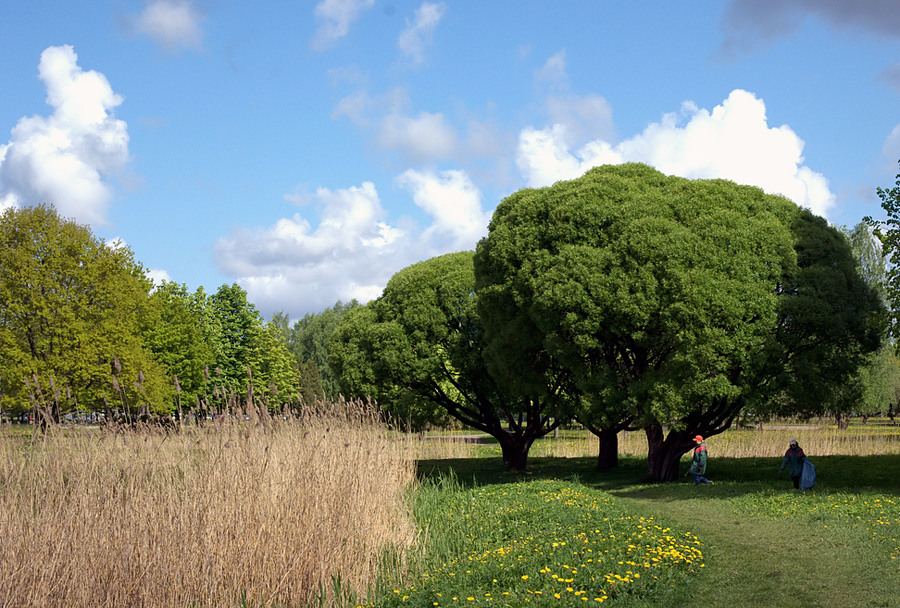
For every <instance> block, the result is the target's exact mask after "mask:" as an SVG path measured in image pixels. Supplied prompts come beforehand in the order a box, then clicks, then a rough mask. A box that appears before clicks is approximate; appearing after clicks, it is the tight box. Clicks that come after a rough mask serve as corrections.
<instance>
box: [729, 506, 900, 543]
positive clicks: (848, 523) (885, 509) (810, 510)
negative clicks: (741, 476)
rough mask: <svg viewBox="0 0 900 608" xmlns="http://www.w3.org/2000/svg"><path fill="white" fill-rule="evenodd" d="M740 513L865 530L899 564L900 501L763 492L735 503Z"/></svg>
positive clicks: (826, 526) (825, 526)
mask: <svg viewBox="0 0 900 608" xmlns="http://www.w3.org/2000/svg"><path fill="white" fill-rule="evenodd" d="M735 502H736V506H738V507H739V509H740V510H742V511H744V512H746V513H748V514H755V515H764V516H767V517H772V518H775V519H783V518H798V517H803V518H806V519H807V520H808V521H809V522H810V523H812V524H815V525H819V526H822V527H824V528H828V527H832V528H835V527H839V526H840V527H844V528H848V527H850V528H855V529H861V530H865V531H866V532H867V533H868V534H869V535H871V540H872V541H876V542H875V543H874V544H875V545H881V546H884V547H886V548H887V549H888V551H889V555H890V559H892V560H900V498H898V497H897V496H893V495H885V494H875V493H869V492H865V493H853V492H820V491H810V492H776V491H766V492H762V493H757V494H750V495H747V496H744V497H741V498H738V499H735Z"/></svg>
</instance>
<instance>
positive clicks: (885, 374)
mask: <svg viewBox="0 0 900 608" xmlns="http://www.w3.org/2000/svg"><path fill="white" fill-rule="evenodd" d="M856 382H857V383H858V384H859V385H860V386H861V387H862V390H861V399H860V401H859V403H858V404H857V405H856V407H855V408H854V410H853V411H854V413H856V414H857V415H860V416H865V417H868V416H879V415H882V414H885V413H887V412H889V411H891V410H892V408H893V407H894V406H895V405H896V404H897V403H898V402H900V359H898V358H897V353H896V352H895V350H894V348H893V347H892V346H890V345H889V344H885V345H883V346H882V347H881V348H880V349H878V351H876V352H874V353H872V354H870V355H868V356H867V357H866V361H865V364H864V365H862V366H861V367H860V368H859V372H858V376H857V379H856Z"/></svg>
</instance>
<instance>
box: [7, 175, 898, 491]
mask: <svg viewBox="0 0 900 608" xmlns="http://www.w3.org/2000/svg"><path fill="white" fill-rule="evenodd" d="M898 192H900V186H898V188H895V189H894V190H892V191H882V190H879V194H880V195H881V196H882V200H883V202H884V204H883V206H885V209H886V210H887V211H888V214H889V218H892V217H894V216H892V215H891V213H892V211H891V209H892V207H891V206H890V204H891V203H892V202H893V204H894V205H895V206H897V204H896V202H895V201H896V200H897V198H898ZM867 219H868V218H867ZM868 221H869V224H860V225H858V226H856V227H854V228H853V229H849V230H847V229H845V230H839V229H837V228H835V227H832V226H829V225H828V224H827V223H826V222H825V220H823V219H822V218H818V217H815V216H813V215H812V214H810V213H809V212H808V211H806V210H803V209H801V208H799V207H797V206H796V205H795V204H794V203H792V202H791V201H789V200H787V199H785V198H783V197H779V196H772V195H767V194H765V193H764V192H762V191H761V190H759V189H758V188H752V187H747V186H740V185H737V184H734V183H732V182H728V181H724V180H686V179H681V178H675V177H667V176H665V175H663V174H661V173H659V172H657V171H655V170H653V169H651V168H650V167H647V166H644V165H639V164H630V165H621V166H617V167H599V168H595V169H592V170H591V171H589V172H588V173H587V174H586V175H585V176H583V177H582V178H579V179H576V180H571V181H567V182H559V183H557V184H555V185H554V186H551V187H549V188H541V189H523V190H520V191H519V192H516V193H514V194H513V195H511V196H509V197H507V198H506V199H504V201H502V202H501V203H500V205H499V206H498V207H497V210H496V211H495V214H494V217H493V220H492V222H491V224H490V227H489V234H488V236H487V237H486V238H485V239H483V240H482V241H481V242H480V243H479V244H478V247H477V250H476V251H475V252H459V253H453V254H449V255H445V256H439V257H437V258H433V259H430V260H425V261H423V262H420V263H418V264H414V265H413V266H410V267H409V268H406V269H403V270H401V271H400V272H398V273H397V274H396V275H395V276H394V277H393V278H392V279H391V280H390V282H389V283H388V285H387V286H386V288H385V290H384V292H383V295H382V296H381V297H380V298H378V299H376V300H374V301H372V302H370V303H368V304H367V305H365V306H360V305H359V304H358V303H357V302H355V301H354V302H350V303H349V304H343V303H341V302H338V303H337V304H335V306H334V307H332V308H330V309H327V310H324V311H322V312H320V313H313V314H308V315H306V316H305V317H303V318H302V319H300V320H299V321H297V322H295V323H294V324H293V326H292V325H291V320H290V318H289V317H288V316H287V315H285V314H283V313H277V314H276V315H275V316H274V318H273V320H272V321H271V322H269V323H266V322H265V321H264V320H263V319H262V317H261V316H260V314H259V313H258V311H257V310H256V309H255V307H254V306H253V305H252V304H251V303H249V302H248V301H247V298H246V293H245V292H244V291H243V290H242V289H241V288H240V287H239V286H237V285H231V286H228V285H223V286H222V287H220V288H219V289H218V290H217V291H216V292H215V293H213V294H211V295H207V294H206V293H205V292H204V290H203V288H200V289H198V290H197V291H196V292H194V293H191V292H189V291H188V290H187V288H186V287H185V286H184V285H178V284H175V283H165V284H163V285H161V286H159V287H158V288H155V289H154V288H152V286H151V285H150V283H149V281H148V280H147V279H146V277H145V274H144V271H143V268H142V267H141V266H140V264H138V263H137V262H136V261H135V260H134V259H133V255H132V254H131V252H130V251H129V250H128V249H127V248H123V247H113V246H109V245H107V244H104V243H102V242H100V241H98V240H97V239H95V238H94V237H93V236H92V235H91V234H90V231H89V230H88V229H87V228H84V227H82V226H78V225H76V224H74V223H73V222H69V221H66V220H63V219H61V218H59V217H58V216H57V215H56V213H55V212H54V211H53V210H52V209H50V208H47V207H43V206H38V207H33V208H29V209H23V210H10V211H7V212H5V213H4V214H3V215H2V216H0V356H2V361H3V363H2V367H0V408H2V409H3V410H5V411H14V412H21V411H26V410H28V409H30V408H32V407H33V406H34V403H35V400H37V401H40V402H41V403H42V404H44V405H47V406H49V407H45V409H47V410H48V411H50V412H51V413H52V414H51V415H52V416H54V417H58V416H59V415H60V414H62V413H65V412H68V411H73V410H83V411H98V410H105V411H115V410H119V411H123V412H128V413H130V415H149V414H151V413H169V412H176V411H182V410H188V409H193V410H195V411H197V412H199V413H201V414H202V415H206V414H208V413H209V412H210V411H212V410H213V409H215V408H217V407H221V406H222V405H223V404H225V403H226V402H229V400H230V401H231V402H232V403H234V402H237V403H240V402H242V401H243V400H246V399H247V398H248V397H254V398H259V399H263V400H264V402H265V403H267V404H268V405H269V407H270V408H272V409H278V408H281V407H283V406H284V405H285V404H293V405H296V404H297V403H299V402H301V400H302V401H306V402H309V401H311V400H313V399H315V398H317V397H322V396H324V397H326V398H336V397H337V396H338V395H339V394H344V395H346V396H349V397H372V398H375V399H376V400H377V401H378V402H379V404H380V405H381V407H382V408H383V409H384V411H385V412H387V413H389V414H391V415H392V416H393V417H394V419H395V420H396V421H397V422H398V423H400V424H402V425H403V426H405V427H407V428H410V429H423V428H425V427H427V426H446V425H447V424H449V423H450V422H451V421H455V422H456V423H458V424H462V425H465V426H466V427H468V428H473V429H477V430H480V431H483V432H486V433H488V434H490V435H492V436H493V437H495V438H496V439H497V440H498V442H499V444H500V446H501V448H502V452H503V458H504V461H505V462H506V463H507V465H508V466H510V467H511V468H514V469H522V468H525V466H526V463H527V455H528V450H529V448H530V446H531V444H532V443H533V442H534V441H535V440H536V439H537V438H539V437H541V436H543V435H546V434H547V433H550V432H552V431H553V430H555V429H556V428H558V427H559V426H560V425H562V424H568V423H577V424H580V425H583V426H585V427H586V428H588V429H590V430H591V431H592V432H593V433H594V434H596V435H597V437H598V446H599V447H598V466H599V467H600V468H607V467H611V466H616V463H617V445H616V437H617V434H618V432H619V431H621V430H623V429H630V430H643V431H644V432H645V433H646V435H647V439H648V445H649V453H648V456H649V459H648V463H649V465H648V466H649V469H650V470H649V473H650V475H651V477H654V478H657V479H670V478H671V477H672V476H673V475H674V471H677V462H678V459H679V458H680V456H681V455H682V454H683V453H684V452H685V451H686V450H688V449H689V448H690V447H691V441H690V437H692V436H693V435H694V434H697V433H700V434H703V435H705V436H709V435H714V434H716V433H720V432H722V431H724V430H726V429H727V428H729V427H730V426H731V424H732V423H733V422H734V421H735V420H737V419H739V418H742V417H747V416H752V417H754V418H755V419H760V418H765V417H767V416H773V415H778V416H800V417H804V418H808V417H811V416H824V415H828V416H833V417H834V418H835V419H837V420H838V422H839V423H841V424H844V423H846V421H847V420H848V417H849V416H850V415H862V416H869V415H875V414H879V413H884V412H885V411H888V412H889V413H891V414H892V413H893V410H894V408H895V406H896V403H897V400H898V395H900V371H898V370H900V368H898V361H897V357H896V353H895V349H894V342H893V339H894V337H895V335H896V332H894V333H892V332H891V331H889V330H890V329H893V328H895V327H896V323H894V324H891V323H889V321H890V320H891V319H893V317H894V316H895V314H896V313H895V309H894V307H893V306H890V304H891V303H892V302H894V301H895V298H894V297H893V294H894V293H895V292H897V290H898V289H897V288H896V287H894V286H893V285H894V282H896V281H897V278H896V275H895V273H894V268H893V267H889V266H888V265H887V264H886V262H885V255H886V254H887V253H890V252H891V251H892V249H891V247H892V245H891V243H892V241H891V238H892V237H893V236H894V235H895V234H896V233H895V232H891V231H890V230H886V229H885V226H883V225H881V224H877V225H876V230H875V231H874V232H873V231H872V230H871V229H870V225H871V224H876V223H874V222H872V221H871V220H868ZM898 225H900V224H898ZM894 230H896V227H895V228H894ZM895 240H896V239H895ZM892 281H893V282H892ZM885 303H887V304H888V305H889V306H888V309H887V311H886V309H885Z"/></svg>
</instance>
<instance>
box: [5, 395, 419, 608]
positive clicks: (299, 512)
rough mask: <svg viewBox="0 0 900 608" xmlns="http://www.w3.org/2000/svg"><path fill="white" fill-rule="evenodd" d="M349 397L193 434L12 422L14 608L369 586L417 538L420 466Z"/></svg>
mask: <svg viewBox="0 0 900 608" xmlns="http://www.w3.org/2000/svg"><path fill="white" fill-rule="evenodd" d="M345 406H347V404H343V405H340V406H330V407H327V408H323V409H322V410H320V411H316V412H308V413H307V415H306V416H305V417H304V418H303V419H302V420H296V419H288V420H283V419H269V418H261V419H259V420H256V421H250V422H246V423H245V422H225V423H217V424H211V425H209V426H206V427H202V428H198V427H188V428H184V429H183V430H182V432H181V433H179V434H166V433H161V432H158V431H154V430H153V429H137V430H124V429H121V428H111V429H100V430H95V431H85V430H83V429H82V430H76V431H71V432H69V431H64V430H63V429H56V430H55V431H54V432H53V433H51V434H50V435H48V436H46V437H42V438H41V437H36V438H35V442H34V443H28V442H27V441H23V439H22V437H20V436H19V437H16V436H13V435H11V434H8V433H0V539H2V541H0V573H2V574H0V605H3V606H17V607H29V606H41V607H44V606H60V607H66V608H70V607H78V606H148V607H149V606H177V607H186V606H235V605H237V604H238V603H239V602H242V603H243V604H244V605H248V606H264V605H265V606H305V605H308V604H311V603H316V604H317V605H319V604H321V605H333V604H342V603H344V602H345V601H350V599H351V598H352V597H353V596H357V597H364V596H365V595H366V593H367V592H368V587H369V585H370V584H371V581H372V580H373V579H375V578H376V576H377V574H378V572H379V571H381V570H383V569H384V568H385V566H386V565H387V567H389V568H390V569H391V570H393V571H402V556H403V555H404V554H405V551H406V550H407V549H408V547H410V546H411V545H412V543H413V541H414V539H415V535H416V529H415V527H414V525H413V522H412V519H411V513H410V509H409V504H408V500H407V495H408V492H409V488H410V487H411V486H412V485H413V483H414V469H413V466H412V464H411V463H410V461H409V460H408V459H407V458H406V455H405V450H404V448H403V446H402V445H401V444H399V443H398V442H397V441H395V440H393V439H390V438H389V437H388V435H387V430H386V429H385V428H384V427H383V426H382V425H381V424H380V423H379V422H378V421H377V416H376V414H375V412H373V411H371V410H367V409H366V408H365V407H363V406H361V405H357V406H348V407H345ZM386 559H387V560H388V561H387V563H385V561H384V560H386ZM335 596H337V597H335Z"/></svg>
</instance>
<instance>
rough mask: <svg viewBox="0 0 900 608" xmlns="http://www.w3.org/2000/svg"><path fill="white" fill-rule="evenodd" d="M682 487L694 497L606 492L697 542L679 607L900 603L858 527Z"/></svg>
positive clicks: (889, 574)
mask: <svg viewBox="0 0 900 608" xmlns="http://www.w3.org/2000/svg"><path fill="white" fill-rule="evenodd" d="M690 489H691V490H696V496H695V497H679V498H672V490H671V488H668V487H647V488H644V489H633V490H631V491H628V492H625V493H616V492H613V493H614V494H619V496H618V498H619V499H620V500H621V501H622V502H623V503H626V504H629V503H630V504H631V505H632V506H634V507H635V508H636V509H637V510H639V511H640V512H644V513H649V514H652V515H654V516H655V517H657V518H659V519H661V520H667V521H670V522H672V523H673V524H675V523H677V524H678V525H679V526H681V527H683V528H685V529H689V530H691V531H692V532H693V533H694V534H695V535H696V536H697V537H699V538H700V539H701V541H702V542H703V547H704V557H705V561H706V567H705V569H704V571H703V574H702V575H701V577H700V579H699V580H698V582H697V585H696V587H695V588H694V589H692V590H689V591H688V592H687V593H685V594H684V596H682V597H680V598H679V600H680V601H679V602H678V605H679V606H686V607H694V606H696V607H698V608H700V607H703V608H715V607H718V606H722V607H723V608H724V607H729V608H731V607H736V606H741V607H746V608H750V607H756V606H759V607H768V606H806V607H822V608H838V607H853V606H860V607H863V606H865V607H876V606H885V607H887V606H892V607H893V606H900V576H898V570H897V566H896V565H895V563H894V564H891V563H890V562H887V563H886V562H885V561H884V560H883V557H884V556H883V554H882V553H881V552H879V554H878V555H877V556H876V555H875V553H874V552H869V551H867V550H866V541H867V539H866V538H865V537H864V536H863V534H862V533H861V532H859V531H848V530H836V531H834V532H830V531H828V530H827V529H823V528H821V527H818V526H814V525H811V524H810V523H809V522H808V521H796V520H788V521H773V520H771V519H768V518H765V517H753V516H747V515H746V514H744V513H742V512H738V511H737V510H736V509H735V508H734V507H733V506H732V505H731V504H729V502H728V501H727V500H726V499H716V498H713V497H711V496H710V494H711V492H707V490H712V489H713V488H706V487H700V488H693V487H691V488H690ZM679 595H681V594H679Z"/></svg>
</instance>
